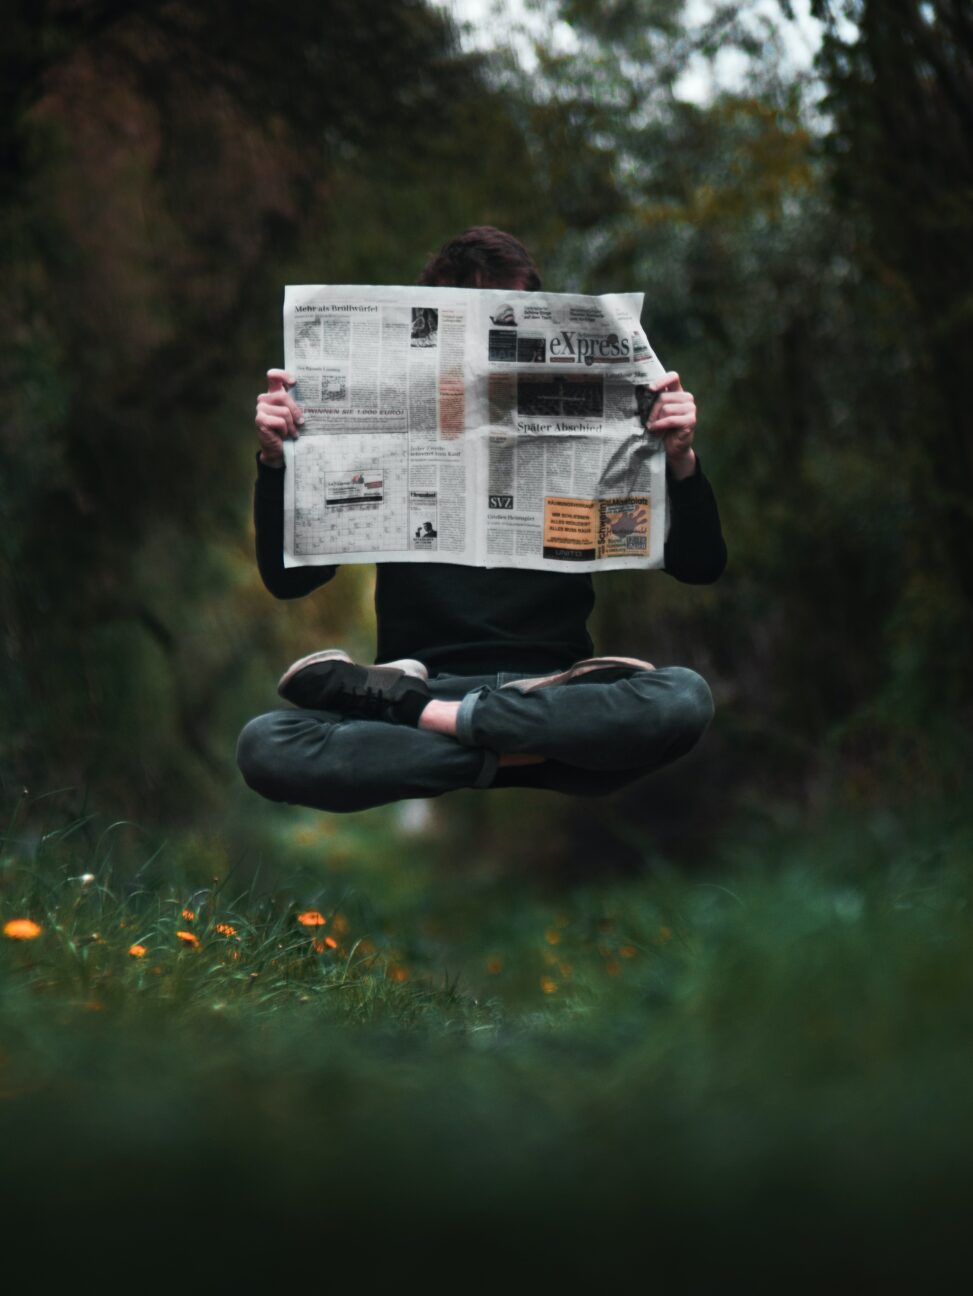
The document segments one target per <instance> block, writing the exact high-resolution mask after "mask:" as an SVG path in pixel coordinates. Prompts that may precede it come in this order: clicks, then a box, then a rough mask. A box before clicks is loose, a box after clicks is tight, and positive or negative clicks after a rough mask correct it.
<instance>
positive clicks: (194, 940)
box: [176, 931, 199, 949]
mask: <svg viewBox="0 0 973 1296" xmlns="http://www.w3.org/2000/svg"><path fill="white" fill-rule="evenodd" d="M176 935H177V936H178V937H179V939H180V940H181V941H182V943H183V944H184V945H190V946H192V948H193V949H198V947H199V937H198V936H194V935H193V933H192V932H187V931H177V932H176Z"/></svg>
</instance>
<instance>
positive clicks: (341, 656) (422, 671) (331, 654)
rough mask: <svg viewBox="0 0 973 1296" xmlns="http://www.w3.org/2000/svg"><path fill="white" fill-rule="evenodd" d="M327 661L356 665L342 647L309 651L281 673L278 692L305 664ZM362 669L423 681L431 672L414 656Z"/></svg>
mask: <svg viewBox="0 0 973 1296" xmlns="http://www.w3.org/2000/svg"><path fill="white" fill-rule="evenodd" d="M326 661H340V662H347V663H348V665H349V666H354V665H356V663H355V661H354V660H353V658H351V657H350V656H349V655H348V653H346V652H345V651H344V650H343V649H341V648H324V649H321V651H319V652H313V653H308V655H307V656H306V657H301V658H300V659H299V660H298V661H296V662H293V663H292V664H291V665H290V666H288V668H287V670H285V671H284V673H283V675H281V677H280V679H279V680H278V681H277V692H278V693H280V692H281V689H283V688H285V687H286V685H287V684H288V683H289V682H290V681H291V680H292V679H293V678H294V676H295V675H296V674H297V673H298V672H299V671H302V670H303V669H304V668H305V666H313V665H314V664H315V663H316V662H326ZM361 669H362V670H368V671H384V670H394V671H395V676H388V677H380V678H388V679H389V680H391V679H393V678H397V677H398V676H400V675H413V676H415V678H416V679H421V680H423V681H427V680H428V679H429V672H428V671H427V670H426V668H425V666H423V664H422V662H421V661H416V660H415V658H414V657H402V658H400V659H399V660H398V661H394V662H382V664H381V665H380V666H363V667H361ZM282 696H283V695H282Z"/></svg>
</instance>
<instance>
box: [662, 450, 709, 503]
mask: <svg viewBox="0 0 973 1296" xmlns="http://www.w3.org/2000/svg"><path fill="white" fill-rule="evenodd" d="M666 486H667V487H668V490H669V494H670V495H671V496H673V497H674V498H677V499H679V500H680V501H682V500H684V499H685V500H691V499H695V498H698V497H699V495H700V493H701V492H702V491H703V490H704V489H705V486H706V478H705V477H704V476H703V461H702V460H701V459H700V457H699V455H696V466H695V467H694V469H693V471H692V472H691V473H690V474H689V476H688V477H674V476H673V475H672V473H671V472H670V471H669V465H668V464H666Z"/></svg>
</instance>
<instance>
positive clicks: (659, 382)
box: [649, 369, 682, 391]
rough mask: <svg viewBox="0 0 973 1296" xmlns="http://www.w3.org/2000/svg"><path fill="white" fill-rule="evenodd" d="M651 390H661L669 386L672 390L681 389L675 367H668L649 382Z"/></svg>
mask: <svg viewBox="0 0 973 1296" xmlns="http://www.w3.org/2000/svg"><path fill="white" fill-rule="evenodd" d="M649 386H650V387H651V388H652V390H653V391H663V390H664V389H665V388H667V387H668V388H671V389H672V390H673V391H682V383H681V381H680V379H679V375H678V374H677V373H676V371H675V369H670V370H669V371H668V373H664V374H663V375H662V377H661V378H655V379H653V381H652V382H650V383H649Z"/></svg>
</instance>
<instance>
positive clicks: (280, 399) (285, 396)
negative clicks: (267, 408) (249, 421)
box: [257, 391, 304, 424]
mask: <svg viewBox="0 0 973 1296" xmlns="http://www.w3.org/2000/svg"><path fill="white" fill-rule="evenodd" d="M257 404H258V405H284V406H286V408H287V409H289V410H290V412H291V414H292V415H293V418H294V422H295V423H298V424H300V423H303V422H304V407H303V405H298V403H297V401H296V400H295V399H294V397H293V396H291V394H290V393H289V392H286V391H272V392H261V393H260V395H259V396H258V397H257Z"/></svg>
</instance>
